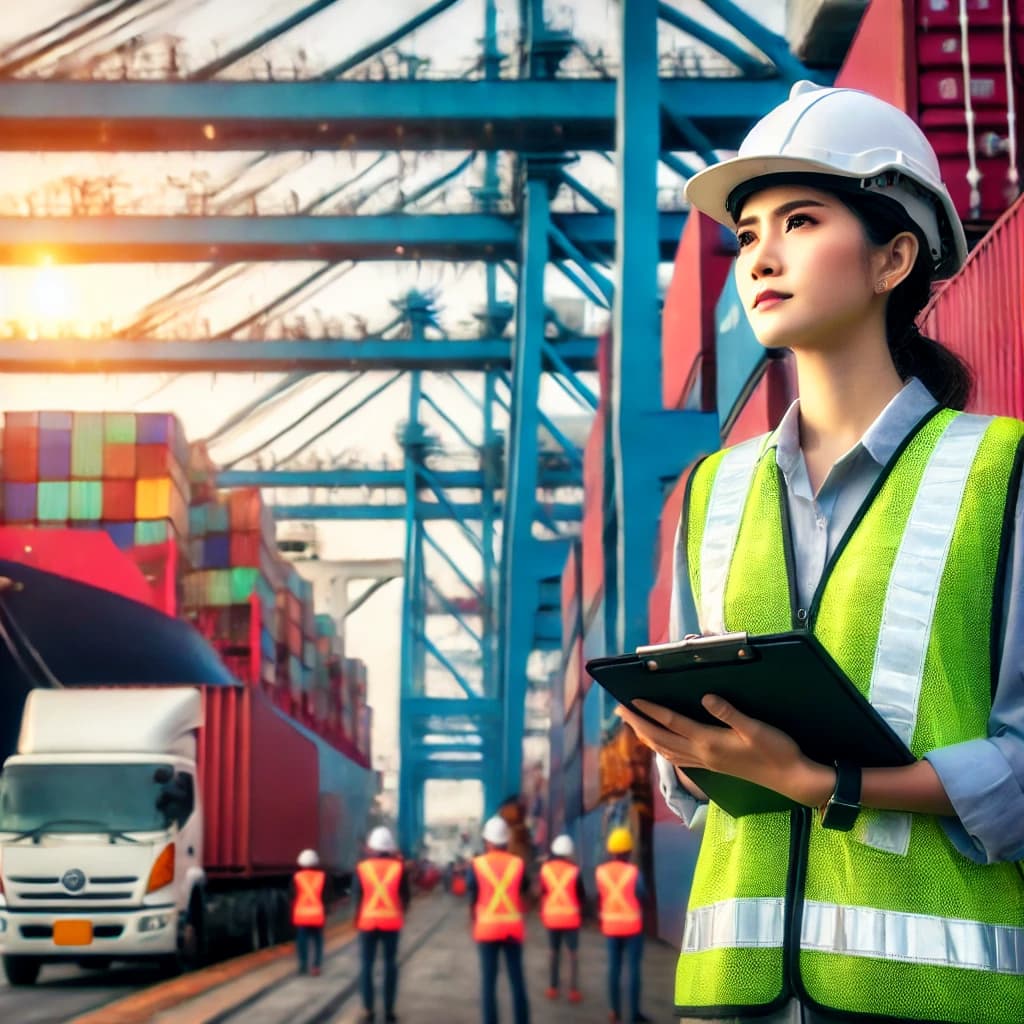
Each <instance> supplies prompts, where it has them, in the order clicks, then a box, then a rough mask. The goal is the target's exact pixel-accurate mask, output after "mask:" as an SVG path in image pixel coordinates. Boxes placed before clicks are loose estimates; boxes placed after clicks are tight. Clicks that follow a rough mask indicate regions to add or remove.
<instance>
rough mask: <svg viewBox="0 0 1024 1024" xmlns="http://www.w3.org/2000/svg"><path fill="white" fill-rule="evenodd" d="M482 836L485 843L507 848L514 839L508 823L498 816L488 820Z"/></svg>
mask: <svg viewBox="0 0 1024 1024" xmlns="http://www.w3.org/2000/svg"><path fill="white" fill-rule="evenodd" d="M482 834H483V837H484V842H487V843H493V844H494V845H495V846H507V845H508V841H509V839H511V838H512V833H511V832H510V831H509V828H508V822H507V821H506V820H505V819H504V818H502V817H501V816H500V815H497V814H496V815H495V816H494V817H493V818H488V819H487V822H486V823H485V825H484V830H483V833H482Z"/></svg>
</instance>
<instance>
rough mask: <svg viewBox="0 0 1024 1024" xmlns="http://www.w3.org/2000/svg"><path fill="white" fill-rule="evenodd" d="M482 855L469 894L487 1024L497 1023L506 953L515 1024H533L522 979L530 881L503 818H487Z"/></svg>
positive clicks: (475, 861) (473, 870) (471, 875)
mask: <svg viewBox="0 0 1024 1024" xmlns="http://www.w3.org/2000/svg"><path fill="white" fill-rule="evenodd" d="M482 837H483V840H484V852H483V853H482V854H481V855H480V856H479V857H475V858H474V859H473V863H472V866H471V870H470V872H469V877H468V878H467V880H466V881H467V889H468V894H469V898H470V900H469V907H470V909H469V915H470V920H471V921H472V923H473V939H474V941H475V942H476V944H477V947H478V949H479V950H480V974H481V991H480V1001H481V1004H482V1008H483V1024H498V991H497V989H498V958H499V957H500V956H501V954H502V952H504V954H505V966H506V967H507V968H508V980H509V985H510V987H511V989H512V1007H513V1016H514V1018H515V1024H529V1020H530V1004H529V1001H528V1000H527V998H526V980H525V978H524V977H523V941H524V939H525V938H526V929H525V927H524V923H523V895H524V893H525V892H526V890H527V888H528V886H529V881H528V879H527V877H526V865H525V864H524V863H523V860H522V858H521V857H517V856H515V854H512V853H509V852H508V844H509V840H510V839H511V838H512V834H511V830H510V829H509V827H508V822H506V821H505V819H504V818H500V817H497V816H495V817H493V818H489V819H488V820H487V822H486V824H485V825H484V828H483V833H482Z"/></svg>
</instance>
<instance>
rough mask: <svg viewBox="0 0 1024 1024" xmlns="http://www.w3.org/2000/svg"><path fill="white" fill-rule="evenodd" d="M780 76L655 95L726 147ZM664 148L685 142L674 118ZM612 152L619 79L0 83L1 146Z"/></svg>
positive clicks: (689, 85)
mask: <svg viewBox="0 0 1024 1024" xmlns="http://www.w3.org/2000/svg"><path fill="white" fill-rule="evenodd" d="M788 91H789V86H788V83H787V82H786V81H784V80H783V79H781V78H762V79H757V80H751V79H743V78H673V79H663V80H662V82H661V85H660V91H659V102H660V103H661V104H663V105H665V106H666V107H667V108H668V109H670V110H685V111H694V112H695V114H694V120H695V121H696V123H697V124H698V125H699V127H700V128H701V130H702V131H703V132H704V133H705V134H706V135H707V136H708V138H709V139H710V140H711V141H712V143H713V144H714V146H715V147H716V148H718V149H735V148H736V147H737V146H738V145H739V143H740V140H741V139H742V138H743V136H744V135H745V134H746V132H747V131H748V130H749V128H750V125H751V124H752V123H753V122H754V121H756V120H757V119H758V118H759V117H761V116H762V115H763V114H764V112H765V111H766V110H770V109H772V108H773V107H775V106H777V105H778V104H779V103H781V102H782V101H783V100H785V99H786V95H787V93H788ZM661 130H662V133H663V134H662V146H663V148H664V149H673V148H679V149H685V148H687V147H686V146H685V145H684V142H685V140H684V139H683V138H682V137H681V136H680V134H679V132H678V130H677V129H676V127H675V126H674V125H672V124H671V122H670V120H669V119H668V118H665V119H664V120H663V121H662V124H661ZM614 146H615V82H614V81H602V80H597V79H559V80H558V81H545V80H540V79H533V80H529V79H524V80H493V79H492V80H488V81H465V80H457V81H437V80H435V81H430V80H420V79H417V80H415V81H390V82H360V81H351V80H345V81H337V82H316V81H308V82H226V81H218V82H173V83H172V82H83V81H6V82H3V83H0V150H7V151H16V150H30V151H31V150H42V151H63V152H69V151H94V150H102V151H121V152H130V151H135V152H166V151H197V150H209V151H227V150H275V151H283V150H299V149H301V150H338V149H360V150H393V149H404V150H439V149H448V150H471V149H476V150H488V151H495V150H519V151H529V152H533V153H564V152H566V151H568V150H605V151H607V150H611V149H613V148H614Z"/></svg>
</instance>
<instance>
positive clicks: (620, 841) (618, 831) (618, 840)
mask: <svg viewBox="0 0 1024 1024" xmlns="http://www.w3.org/2000/svg"><path fill="white" fill-rule="evenodd" d="M632 850H633V833H632V832H630V831H629V829H628V828H625V827H624V826H622V825H620V826H619V827H618V828H613V829H612V830H611V832H609V833H608V852H609V853H631V852H632Z"/></svg>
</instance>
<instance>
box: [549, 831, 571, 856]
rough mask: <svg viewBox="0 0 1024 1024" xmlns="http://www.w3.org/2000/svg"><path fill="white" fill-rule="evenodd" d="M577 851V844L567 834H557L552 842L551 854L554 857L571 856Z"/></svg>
mask: <svg viewBox="0 0 1024 1024" xmlns="http://www.w3.org/2000/svg"><path fill="white" fill-rule="evenodd" d="M575 852H576V846H575V844H574V843H573V841H572V839H570V838H569V836H567V835H564V834H563V835H560V836H555V838H554V841H553V842H552V844H551V854H552V856H554V857H571V856H572V855H573V854H574V853H575Z"/></svg>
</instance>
